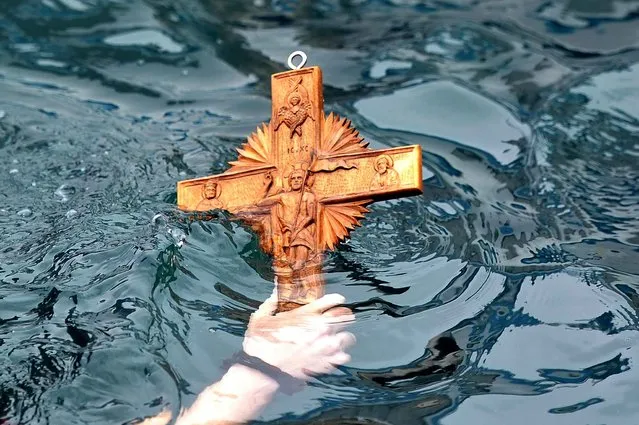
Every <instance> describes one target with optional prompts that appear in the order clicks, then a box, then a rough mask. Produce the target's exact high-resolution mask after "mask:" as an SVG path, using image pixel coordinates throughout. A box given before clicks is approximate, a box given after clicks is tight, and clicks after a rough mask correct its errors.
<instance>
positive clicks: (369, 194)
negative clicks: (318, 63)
mask: <svg viewBox="0 0 639 425" xmlns="http://www.w3.org/2000/svg"><path fill="white" fill-rule="evenodd" d="M291 81H292V83H291ZM271 85H272V99H273V109H272V117H273V119H272V121H271V123H270V124H269V125H264V126H263V127H261V128H258V130H257V132H255V133H253V134H252V135H251V136H249V138H248V140H247V142H246V143H245V144H244V145H243V146H242V148H241V149H238V152H239V158H238V160H237V161H233V162H231V165H232V167H231V169H230V170H228V171H226V172H224V173H223V174H219V175H217V176H209V177H203V178H198V179H192V180H186V181H181V182H179V183H178V188H177V193H178V206H179V207H180V208H181V209H182V210H185V211H197V210H198V208H197V202H196V200H197V201H198V202H199V200H201V187H202V184H203V183H204V181H206V180H207V179H210V178H212V177H214V178H215V181H216V182H217V183H218V184H219V185H220V186H221V190H222V191H221V193H222V196H221V198H222V199H221V200H220V201H221V202H222V203H223V204H224V208H225V209H226V210H228V211H229V212H231V213H233V214H236V215H237V216H238V217H240V218H242V219H244V220H246V221H248V222H249V223H250V224H251V225H252V226H253V228H254V229H255V230H256V231H257V233H258V234H259V235H260V245H261V248H262V249H263V250H264V251H265V252H267V253H269V254H271V255H273V257H274V262H273V266H274V271H275V274H276V276H277V282H278V296H279V297H280V308H281V309H286V308H292V307H294V306H295V305H299V304H305V303H307V302H310V301H312V300H313V299H315V298H318V297H320V296H321V295H322V294H323V281H322V277H321V262H322V253H323V252H324V251H325V250H330V249H334V248H335V247H336V246H337V244H338V243H339V242H340V241H343V240H344V239H345V238H346V237H347V236H348V234H349V232H350V231H351V230H352V229H353V228H354V227H355V226H357V225H359V220H360V219H361V218H363V214H364V213H365V212H367V209H366V208H365V206H366V205H367V204H369V203H371V202H373V201H375V200H381V199H389V198H396V197H400V196H410V195H415V194H419V193H421V192H422V181H421V171H422V167H421V148H420V147H419V146H408V147H401V148H394V149H381V150H376V151H375V150H370V149H367V143H365V142H364V141H363V139H362V138H361V137H360V136H359V134H358V133H357V131H355V130H354V129H353V128H352V127H351V125H350V122H349V121H347V120H344V119H340V118H339V117H337V116H335V115H333V114H330V115H328V116H324V111H323V104H324V99H323V94H322V78H321V70H320V69H319V68H318V67H310V68H302V69H299V70H294V71H287V72H282V73H279V74H275V75H273V76H272V79H271ZM296 93H297V94H300V93H302V94H301V95H299V97H300V101H299V102H297V97H296V96H297V94H296ZM296 102H297V103H296ZM293 103H295V105H293ZM298 105H299V108H298V109H295V108H294V107H295V106H298ZM300 111H306V112H305V113H301V112H300ZM287 114H288V115H287ZM305 114H307V115H305ZM308 117H311V118H312V119H307V118H308ZM282 123H284V124H286V126H287V127H288V129H289V130H290V131H284V130H285V129H284V128H282V127H281V124H282ZM293 135H295V137H293ZM291 138H293V142H294V143H291ZM379 155H388V157H389V158H393V157H394V156H395V157H400V156H401V158H403V160H402V161H403V162H402V164H403V165H402V166H403V167H404V169H403V171H402V175H403V176H408V177H406V178H405V179H404V180H402V181H401V182H399V183H400V184H397V185H395V186H393V187H385V188H380V189H377V188H374V189H371V188H370V182H371V178H372V177H373V175H374V174H375V173H376V171H375V168H374V167H375V166H374V162H375V158H376V157H378V156H379ZM396 164H397V162H396ZM396 168H397V165H396ZM338 170H339V172H340V173H341V174H340V175H339V179H340V182H339V184H338V185H335V184H334V183H331V180H328V179H329V177H330V176H331V175H332V173H333V172H336V171H338ZM343 181H347V182H349V184H347V185H343V184H341V183H342V182H343ZM337 186H341V187H349V188H356V189H355V190H353V189H349V190H350V192H348V193H344V192H343V191H341V190H339V187H337ZM196 192H197V193H196Z"/></svg>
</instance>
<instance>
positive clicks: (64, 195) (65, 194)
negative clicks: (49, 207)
mask: <svg viewBox="0 0 639 425" xmlns="http://www.w3.org/2000/svg"><path fill="white" fill-rule="evenodd" d="M54 194H55V195H56V196H59V197H60V198H61V199H60V201H61V202H67V201H68V200H69V197H70V196H73V195H74V194H75V187H73V186H68V185H66V184H63V185H62V186H60V187H59V188H57V189H56V190H55V192H54Z"/></svg>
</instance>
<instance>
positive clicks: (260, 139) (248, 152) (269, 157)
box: [229, 123, 275, 171]
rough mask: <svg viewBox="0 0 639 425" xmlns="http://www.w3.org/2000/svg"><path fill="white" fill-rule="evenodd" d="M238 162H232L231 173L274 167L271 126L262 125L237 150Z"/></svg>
mask: <svg viewBox="0 0 639 425" xmlns="http://www.w3.org/2000/svg"><path fill="white" fill-rule="evenodd" d="M237 152H238V153H239V156H238V158H237V161H231V162H229V164H230V165H231V168H230V169H229V171H240V170H246V169H250V168H256V167H262V166H265V165H273V164H274V163H275V161H274V158H273V151H272V147H271V124H270V123H269V124H262V126H261V127H258V128H257V130H256V131H255V132H254V133H252V134H251V135H250V136H249V137H248V139H247V140H246V142H245V143H244V144H243V145H242V147H241V148H238V149H237Z"/></svg>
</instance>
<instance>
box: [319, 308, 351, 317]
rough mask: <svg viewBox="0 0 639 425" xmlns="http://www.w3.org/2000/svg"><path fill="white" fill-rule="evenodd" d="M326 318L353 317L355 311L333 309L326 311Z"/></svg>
mask: <svg viewBox="0 0 639 425" xmlns="http://www.w3.org/2000/svg"><path fill="white" fill-rule="evenodd" d="M323 314H324V316H330V317H338V316H349V315H353V311H352V310H351V309H350V308H348V307H333V308H331V309H330V310H326V311H325V312H324V313H323Z"/></svg>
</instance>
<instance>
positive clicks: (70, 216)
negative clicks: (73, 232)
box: [64, 209, 78, 219]
mask: <svg viewBox="0 0 639 425" xmlns="http://www.w3.org/2000/svg"><path fill="white" fill-rule="evenodd" d="M76 215H78V212H77V211H76V210H74V209H71V210H69V211H67V213H66V214H65V215H64V216H65V217H66V218H68V219H71V218H73V217H75V216H76Z"/></svg>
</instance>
